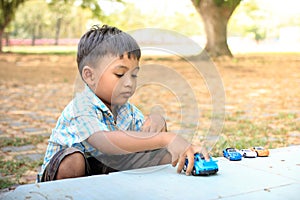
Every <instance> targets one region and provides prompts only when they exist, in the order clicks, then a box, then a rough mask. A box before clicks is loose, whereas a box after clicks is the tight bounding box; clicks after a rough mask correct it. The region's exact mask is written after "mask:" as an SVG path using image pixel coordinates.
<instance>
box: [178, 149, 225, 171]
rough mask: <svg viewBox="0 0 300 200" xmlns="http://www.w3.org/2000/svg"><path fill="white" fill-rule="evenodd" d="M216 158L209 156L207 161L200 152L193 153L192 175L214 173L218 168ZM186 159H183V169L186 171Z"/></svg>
mask: <svg viewBox="0 0 300 200" xmlns="http://www.w3.org/2000/svg"><path fill="white" fill-rule="evenodd" d="M217 162H218V161H216V160H213V159H212V157H211V156H210V159H209V161H206V160H205V158H204V156H203V155H202V154H201V153H196V154H195V155H194V168H193V170H192V175H194V176H197V175H211V174H216V173H217V172H218V170H219V168H218V165H217ZM188 163H189V161H188V159H187V158H186V159H185V164H184V166H183V170H184V171H186V169H187V166H188Z"/></svg>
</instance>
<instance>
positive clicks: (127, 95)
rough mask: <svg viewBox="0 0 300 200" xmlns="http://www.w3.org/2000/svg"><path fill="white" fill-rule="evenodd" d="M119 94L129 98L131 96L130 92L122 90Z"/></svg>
mask: <svg viewBox="0 0 300 200" xmlns="http://www.w3.org/2000/svg"><path fill="white" fill-rule="evenodd" d="M121 96H123V97H125V98H129V97H131V96H132V92H122V93H121Z"/></svg>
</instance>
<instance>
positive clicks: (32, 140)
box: [0, 136, 48, 148]
mask: <svg viewBox="0 0 300 200" xmlns="http://www.w3.org/2000/svg"><path fill="white" fill-rule="evenodd" d="M45 138H46V137H44V136H31V137H27V138H20V137H15V138H6V137H1V138H0V141H1V143H0V148H2V147H6V146H14V147H19V146H24V145H28V144H33V145H36V144H38V143H41V142H43V141H44V140H45ZM47 138H48V137H47Z"/></svg>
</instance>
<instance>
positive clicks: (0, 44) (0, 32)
mask: <svg viewBox="0 0 300 200" xmlns="http://www.w3.org/2000/svg"><path fill="white" fill-rule="evenodd" d="M3 33H4V29H1V30H0V53H2V52H3V48H2V37H3Z"/></svg>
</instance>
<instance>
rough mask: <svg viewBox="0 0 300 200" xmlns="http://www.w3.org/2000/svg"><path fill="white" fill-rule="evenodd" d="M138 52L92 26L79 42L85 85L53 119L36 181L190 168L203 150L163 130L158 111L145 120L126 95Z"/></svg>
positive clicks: (114, 33) (112, 32)
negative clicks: (166, 166) (144, 169)
mask: <svg viewBox="0 0 300 200" xmlns="http://www.w3.org/2000/svg"><path fill="white" fill-rule="evenodd" d="M140 57H141V51H140V48H139V46H138V44H137V43H136V41H135V40H134V39H133V38H132V37H131V36H130V35H129V34H127V33H124V32H122V31H121V30H119V29H117V28H115V27H110V26H107V25H104V26H102V27H98V26H94V27H93V28H92V29H91V30H90V31H88V32H87V33H85V34H84V35H83V36H82V37H81V39H80V42H79V44H78V53H77V64H78V70H79V72H80V75H81V77H82V79H83V81H84V83H85V89H84V91H83V92H81V93H79V94H77V95H76V96H75V97H74V99H73V100H72V101H71V102H70V103H69V104H68V105H67V107H66V108H65V109H64V111H63V112H62V114H61V116H60V117H59V119H58V122H57V124H56V127H55V128H54V129H53V131H52V135H51V136H50V139H49V143H48V147H47V151H46V154H45V158H44V164H43V166H42V169H41V173H40V174H39V176H38V177H39V178H38V181H42V182H44V181H52V180H58V179H65V178H75V177H82V176H88V175H96V174H107V173H110V172H115V171H121V170H128V169H136V168H142V167H148V166H155V165H161V164H168V163H172V165H173V166H174V167H175V166H176V165H177V164H178V168H177V172H178V173H180V172H181V170H182V168H183V165H184V161H185V158H186V157H187V158H188V159H189V166H188V168H187V171H186V174H187V175H189V174H190V172H191V171H192V168H193V163H194V153H196V152H202V153H204V155H205V156H206V158H208V155H207V152H206V151H205V149H204V148H203V149H202V148H201V147H200V146H194V145H191V144H190V143H188V142H187V141H186V140H184V139H183V138H182V137H180V136H178V135H176V134H174V133H170V132H166V123H165V121H164V119H163V118H162V117H161V116H159V115H150V116H149V117H148V118H147V119H146V120H144V116H143V115H142V113H141V112H140V111H139V110H138V109H137V108H136V107H135V106H134V105H132V104H130V103H128V102H127V101H128V99H129V98H130V97H131V96H132V95H133V94H134V92H135V89H136V79H137V74H138V71H139V59H140Z"/></svg>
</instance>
